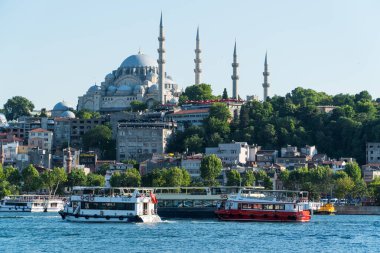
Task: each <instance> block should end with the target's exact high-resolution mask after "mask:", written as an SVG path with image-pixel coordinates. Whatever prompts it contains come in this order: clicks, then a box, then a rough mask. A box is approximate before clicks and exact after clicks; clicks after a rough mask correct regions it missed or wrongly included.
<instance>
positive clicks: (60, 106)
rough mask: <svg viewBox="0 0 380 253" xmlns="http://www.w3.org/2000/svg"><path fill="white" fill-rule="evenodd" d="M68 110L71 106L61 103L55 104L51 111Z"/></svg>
mask: <svg viewBox="0 0 380 253" xmlns="http://www.w3.org/2000/svg"><path fill="white" fill-rule="evenodd" d="M70 108H73V107H72V106H71V105H69V104H68V103H67V102H65V101H62V102H59V103H57V104H56V105H55V106H54V108H53V111H67V110H69V109H70Z"/></svg>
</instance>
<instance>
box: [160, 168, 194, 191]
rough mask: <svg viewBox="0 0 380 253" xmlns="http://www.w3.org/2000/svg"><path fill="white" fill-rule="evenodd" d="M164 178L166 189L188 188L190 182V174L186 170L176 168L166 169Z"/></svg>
mask: <svg viewBox="0 0 380 253" xmlns="http://www.w3.org/2000/svg"><path fill="white" fill-rule="evenodd" d="M164 177H165V186H166V187H178V186H188V185H189V184H190V182H191V178H190V174H189V173H188V172H187V170H185V169H181V168H178V167H172V168H169V169H167V170H166V171H165V174H164Z"/></svg>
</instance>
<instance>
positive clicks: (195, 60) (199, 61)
mask: <svg viewBox="0 0 380 253" xmlns="http://www.w3.org/2000/svg"><path fill="white" fill-rule="evenodd" d="M201 62H202V60H201V59H194V63H201Z"/></svg>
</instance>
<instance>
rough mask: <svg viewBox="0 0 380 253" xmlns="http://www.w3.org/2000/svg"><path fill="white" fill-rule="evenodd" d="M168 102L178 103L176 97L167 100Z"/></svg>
mask: <svg viewBox="0 0 380 253" xmlns="http://www.w3.org/2000/svg"><path fill="white" fill-rule="evenodd" d="M169 103H170V104H177V103H178V98H172V99H170V100H169Z"/></svg>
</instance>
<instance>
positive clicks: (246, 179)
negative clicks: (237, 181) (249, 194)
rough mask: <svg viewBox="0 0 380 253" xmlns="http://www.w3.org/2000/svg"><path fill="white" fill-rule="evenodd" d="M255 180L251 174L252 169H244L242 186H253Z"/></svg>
mask: <svg viewBox="0 0 380 253" xmlns="http://www.w3.org/2000/svg"><path fill="white" fill-rule="evenodd" d="M255 181H256V179H255V175H254V174H253V171H251V170H249V171H246V172H245V174H244V176H243V186H253V185H254V183H255Z"/></svg>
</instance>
